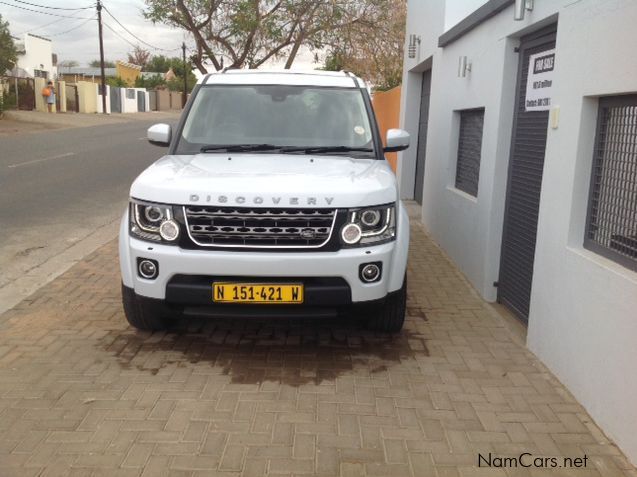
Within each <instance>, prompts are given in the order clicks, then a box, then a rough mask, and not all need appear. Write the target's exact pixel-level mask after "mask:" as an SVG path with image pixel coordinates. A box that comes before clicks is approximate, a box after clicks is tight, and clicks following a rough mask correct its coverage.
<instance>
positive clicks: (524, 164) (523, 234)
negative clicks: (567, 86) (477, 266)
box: [498, 24, 557, 321]
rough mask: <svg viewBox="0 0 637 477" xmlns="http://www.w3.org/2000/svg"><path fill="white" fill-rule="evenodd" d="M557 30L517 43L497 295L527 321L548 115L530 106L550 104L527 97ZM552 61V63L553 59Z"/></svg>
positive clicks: (542, 31) (551, 29)
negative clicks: (535, 67)
mask: <svg viewBox="0 0 637 477" xmlns="http://www.w3.org/2000/svg"><path fill="white" fill-rule="evenodd" d="M556 33H557V24H554V25H551V26H549V27H546V28H544V29H542V30H540V31H538V32H535V33H533V34H531V35H528V36H525V37H523V38H521V41H520V48H519V53H520V64H519V67H518V81H517V93H516V105H515V113H514V119H513V138H512V144H511V157H510V159H509V177H508V184H507V195H506V197H507V198H506V209H505V214H504V230H503V235H502V251H501V257H500V276H499V279H498V301H499V302H500V303H503V304H504V305H506V306H507V307H508V308H510V309H511V310H512V311H513V312H514V313H515V314H516V315H517V316H518V317H520V318H522V319H523V320H525V321H526V320H528V316H529V305H530V302H531V284H532V281H533V263H534V259H535V241H536V237H537V222H538V212H539V206H540V190H541V187H542V171H543V168H544V153H545V149H546V134H547V128H548V121H549V111H548V110H541V111H537V110H531V111H527V108H528V109H535V107H536V106H538V105H539V106H545V107H546V106H548V104H547V103H546V100H544V103H542V101H543V100H542V99H540V100H529V97H531V96H529V97H527V91H526V90H527V79H528V75H529V61H530V59H531V55H538V54H543V53H546V54H547V55H548V56H550V50H553V49H554V48H555V37H556ZM535 58H538V57H537V56H536V57H534V60H535ZM539 58H542V55H539ZM553 58H554V56H553ZM550 65H551V69H552V68H553V63H552V60H550ZM534 73H535V72H534ZM527 101H531V102H527ZM537 101H539V103H537ZM549 103H550V101H549Z"/></svg>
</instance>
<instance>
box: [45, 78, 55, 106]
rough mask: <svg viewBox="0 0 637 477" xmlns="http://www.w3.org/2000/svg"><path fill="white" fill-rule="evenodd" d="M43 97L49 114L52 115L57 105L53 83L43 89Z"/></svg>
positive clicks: (50, 82)
mask: <svg viewBox="0 0 637 477" xmlns="http://www.w3.org/2000/svg"><path fill="white" fill-rule="evenodd" d="M42 96H43V97H44V101H45V102H46V107H47V109H48V111H49V113H52V112H53V105H54V104H55V87H54V86H53V81H49V82H48V83H47V85H46V87H45V88H43V89H42Z"/></svg>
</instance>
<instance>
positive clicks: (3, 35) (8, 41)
mask: <svg viewBox="0 0 637 477" xmlns="http://www.w3.org/2000/svg"><path fill="white" fill-rule="evenodd" d="M17 62H18V50H17V49H16V47H15V43H14V42H13V38H12V37H11V33H9V22H5V21H2V15H0V75H3V74H4V73H5V72H6V71H7V70H12V69H13V67H14V66H15V65H16V63H17Z"/></svg>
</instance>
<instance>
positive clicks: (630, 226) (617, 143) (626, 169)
mask: <svg viewBox="0 0 637 477" xmlns="http://www.w3.org/2000/svg"><path fill="white" fill-rule="evenodd" d="M597 114H598V117H597V131H596V134H595V149H594V151H593V168H592V172H591V186H590V192H589V199H588V217H587V220H586V235H585V237H584V247H586V248H588V249H590V250H592V251H594V252H596V253H599V254H600V255H603V256H605V257H607V258H610V259H611V260H614V261H616V262H618V263H620V264H622V265H624V266H626V267H628V268H630V269H632V270H637V95H626V96H613V97H606V98H601V99H600V100H599V111H598V113H597Z"/></svg>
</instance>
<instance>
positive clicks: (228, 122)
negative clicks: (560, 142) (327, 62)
mask: <svg viewBox="0 0 637 477" xmlns="http://www.w3.org/2000/svg"><path fill="white" fill-rule="evenodd" d="M148 139H149V141H150V142H151V143H153V144H156V145H161V146H168V147H169V149H168V154H167V155H166V156H164V157H162V158H161V159H160V160H158V161H157V162H156V163H154V164H153V165H152V166H150V167H149V168H148V169H146V170H145V171H144V172H143V173H142V174H141V175H140V176H139V177H138V178H137V179H136V180H135V182H134V183H133V185H132V187H131V190H130V206H129V207H128V209H127V210H126V212H125V213H124V217H123V219H122V223H121V230H120V236H119V254H120V265H121V273H122V295H123V303H124V310H125V313H126V318H127V319H128V321H129V323H130V324H131V325H133V326H134V327H136V328H139V329H145V330H157V329H162V328H164V327H166V326H167V325H168V323H169V320H171V319H172V318H176V317H180V316H184V315H189V314H205V315H217V316H245V315H252V314H258V315H266V316H289V315H302V316H307V315H316V316H326V315H332V314H335V313H338V312H341V311H344V310H348V309H351V308H353V307H354V308H362V309H363V310H364V312H365V314H366V315H365V316H368V317H369V324H370V327H372V328H373V329H376V330H380V331H386V332H396V331H399V330H400V329H401V327H402V325H403V321H404V316H405V301H406V286H407V285H406V279H405V270H406V266H407V252H408V248H409V219H408V217H407V213H406V211H405V208H404V206H403V204H402V203H401V202H400V200H399V197H398V189H397V184H396V179H395V176H394V173H393V171H392V169H391V168H390V166H389V164H388V163H387V161H386V160H385V157H384V152H387V151H398V150H403V149H405V148H407V147H408V146H409V135H408V134H407V133H406V132H404V131H401V130H396V129H393V130H390V131H389V132H388V133H387V138H386V147H384V148H383V146H382V143H381V138H380V136H379V133H378V127H377V124H376V120H375V117H374V113H373V110H372V104H371V101H370V98H369V94H368V92H367V87H366V85H365V84H364V82H363V81H362V80H360V79H359V78H357V77H355V76H353V75H352V74H350V73H346V72H339V73H329V72H319V71H317V72H311V73H295V72H277V73H272V72H259V71H241V70H231V71H226V72H223V73H217V74H212V75H208V76H206V77H204V78H202V80H200V81H199V83H198V84H197V86H196V88H195V90H194V91H193V94H192V96H191V98H190V100H189V102H188V104H187V106H186V109H185V111H184V113H183V114H182V117H181V120H180V123H179V125H178V126H177V128H176V130H175V131H174V132H173V131H171V127H170V126H169V125H166V124H157V125H155V126H152V127H151V128H150V129H149V130H148Z"/></svg>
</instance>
